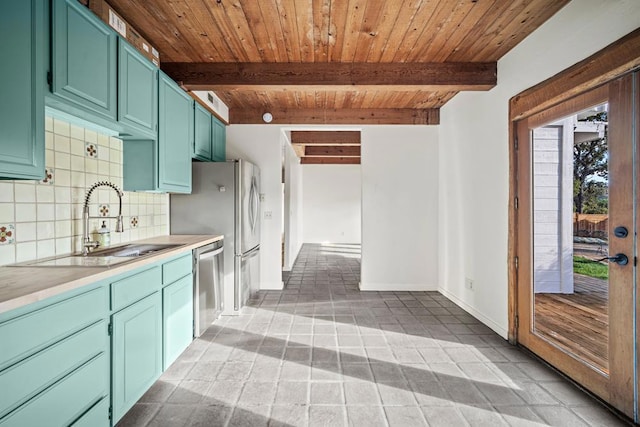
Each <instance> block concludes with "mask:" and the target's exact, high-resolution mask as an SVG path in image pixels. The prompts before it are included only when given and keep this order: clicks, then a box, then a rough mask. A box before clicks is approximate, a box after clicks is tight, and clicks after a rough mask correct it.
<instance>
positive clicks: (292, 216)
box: [281, 132, 304, 271]
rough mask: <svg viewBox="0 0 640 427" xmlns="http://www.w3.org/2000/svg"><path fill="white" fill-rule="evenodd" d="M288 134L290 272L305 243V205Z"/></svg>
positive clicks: (287, 242) (284, 140)
mask: <svg viewBox="0 0 640 427" xmlns="http://www.w3.org/2000/svg"><path fill="white" fill-rule="evenodd" d="M286 134H288V132H283V133H282V136H281V138H282V144H283V145H284V147H283V148H284V167H285V170H284V175H285V179H284V181H285V185H284V196H285V200H284V209H285V215H284V235H285V236H284V238H285V249H284V255H285V260H284V270H286V271H290V270H291V269H292V268H293V264H294V262H295V261H296V257H297V256H298V253H299V252H300V249H301V248H302V243H304V241H303V238H302V232H303V213H302V212H303V210H302V209H303V205H302V188H303V185H302V184H303V175H302V165H301V164H300V159H299V158H298V156H296V153H295V152H294V151H293V148H292V147H291V144H290V143H289V139H287V135H286Z"/></svg>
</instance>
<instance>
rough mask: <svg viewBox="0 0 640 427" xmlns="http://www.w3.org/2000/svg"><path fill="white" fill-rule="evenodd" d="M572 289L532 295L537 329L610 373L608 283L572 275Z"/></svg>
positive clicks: (564, 347) (570, 351) (567, 349)
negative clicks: (571, 292)
mask: <svg viewBox="0 0 640 427" xmlns="http://www.w3.org/2000/svg"><path fill="white" fill-rule="evenodd" d="M574 291H575V293H573V294H536V295H535V329H536V332H537V333H538V334H539V335H541V336H543V337H545V338H547V339H549V340H550V341H552V342H553V343H555V344H556V345H558V346H559V347H561V348H563V349H565V350H566V351H567V352H569V353H573V354H575V355H576V356H578V357H579V358H581V359H583V360H585V361H586V362H588V363H590V364H592V365H594V366H597V367H598V368H600V369H602V370H603V371H605V372H609V360H608V359H609V351H608V342H609V314H608V308H609V288H608V282H607V281H605V280H601V279H594V278H592V277H588V276H582V275H580V274H575V275H574Z"/></svg>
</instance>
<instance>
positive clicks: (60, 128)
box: [53, 119, 71, 136]
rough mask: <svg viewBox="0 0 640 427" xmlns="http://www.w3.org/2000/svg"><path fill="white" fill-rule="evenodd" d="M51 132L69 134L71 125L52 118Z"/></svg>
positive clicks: (62, 134)
mask: <svg viewBox="0 0 640 427" xmlns="http://www.w3.org/2000/svg"><path fill="white" fill-rule="evenodd" d="M53 132H54V133H55V134H56V135H61V136H69V135H70V134H71V125H70V124H69V123H67V122H65V121H63V120H58V119H53Z"/></svg>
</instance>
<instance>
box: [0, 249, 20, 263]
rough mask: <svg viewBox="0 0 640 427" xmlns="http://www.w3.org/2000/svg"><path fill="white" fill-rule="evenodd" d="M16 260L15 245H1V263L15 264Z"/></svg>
mask: <svg viewBox="0 0 640 427" xmlns="http://www.w3.org/2000/svg"><path fill="white" fill-rule="evenodd" d="M14 262H16V247H15V245H0V265H6V264H13V263H14Z"/></svg>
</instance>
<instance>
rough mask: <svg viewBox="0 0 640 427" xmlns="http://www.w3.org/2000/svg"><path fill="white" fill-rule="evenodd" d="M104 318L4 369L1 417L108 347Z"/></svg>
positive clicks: (0, 387)
mask: <svg viewBox="0 0 640 427" xmlns="http://www.w3.org/2000/svg"><path fill="white" fill-rule="evenodd" d="M106 337H107V326H106V322H105V321H104V320H102V321H100V322H98V323H96V324H94V325H92V326H90V327H88V328H86V329H83V330H82V331H80V332H77V333H76V334H74V335H72V336H70V337H69V338H66V339H64V340H62V341H60V342H59V343H56V344H54V345H53V346H51V347H49V348H46V349H44V350H42V351H40V352H38V353H36V354H34V355H33V356H31V357H29V358H27V359H25V360H23V361H22V362H20V363H18V364H17V365H14V366H12V367H11V368H9V369H7V370H5V371H3V372H1V373H0V417H2V416H4V415H5V414H6V413H7V412H9V411H10V410H12V409H14V408H15V407H17V406H18V405H20V404H21V403H23V402H24V401H26V400H27V399H28V398H29V397H31V396H34V395H35V394H37V393H38V392H40V391H41V390H42V389H43V388H45V387H47V386H48V385H50V384H51V383H53V382H54V381H56V380H57V379H59V378H61V377H62V376H64V375H66V374H68V373H69V372H71V371H72V370H74V369H76V368H77V367H78V366H80V365H82V364H83V363H85V362H87V360H89V359H91V358H93V357H95V356H96V355H97V354H100V353H103V352H105V351H106V342H107V340H106Z"/></svg>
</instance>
